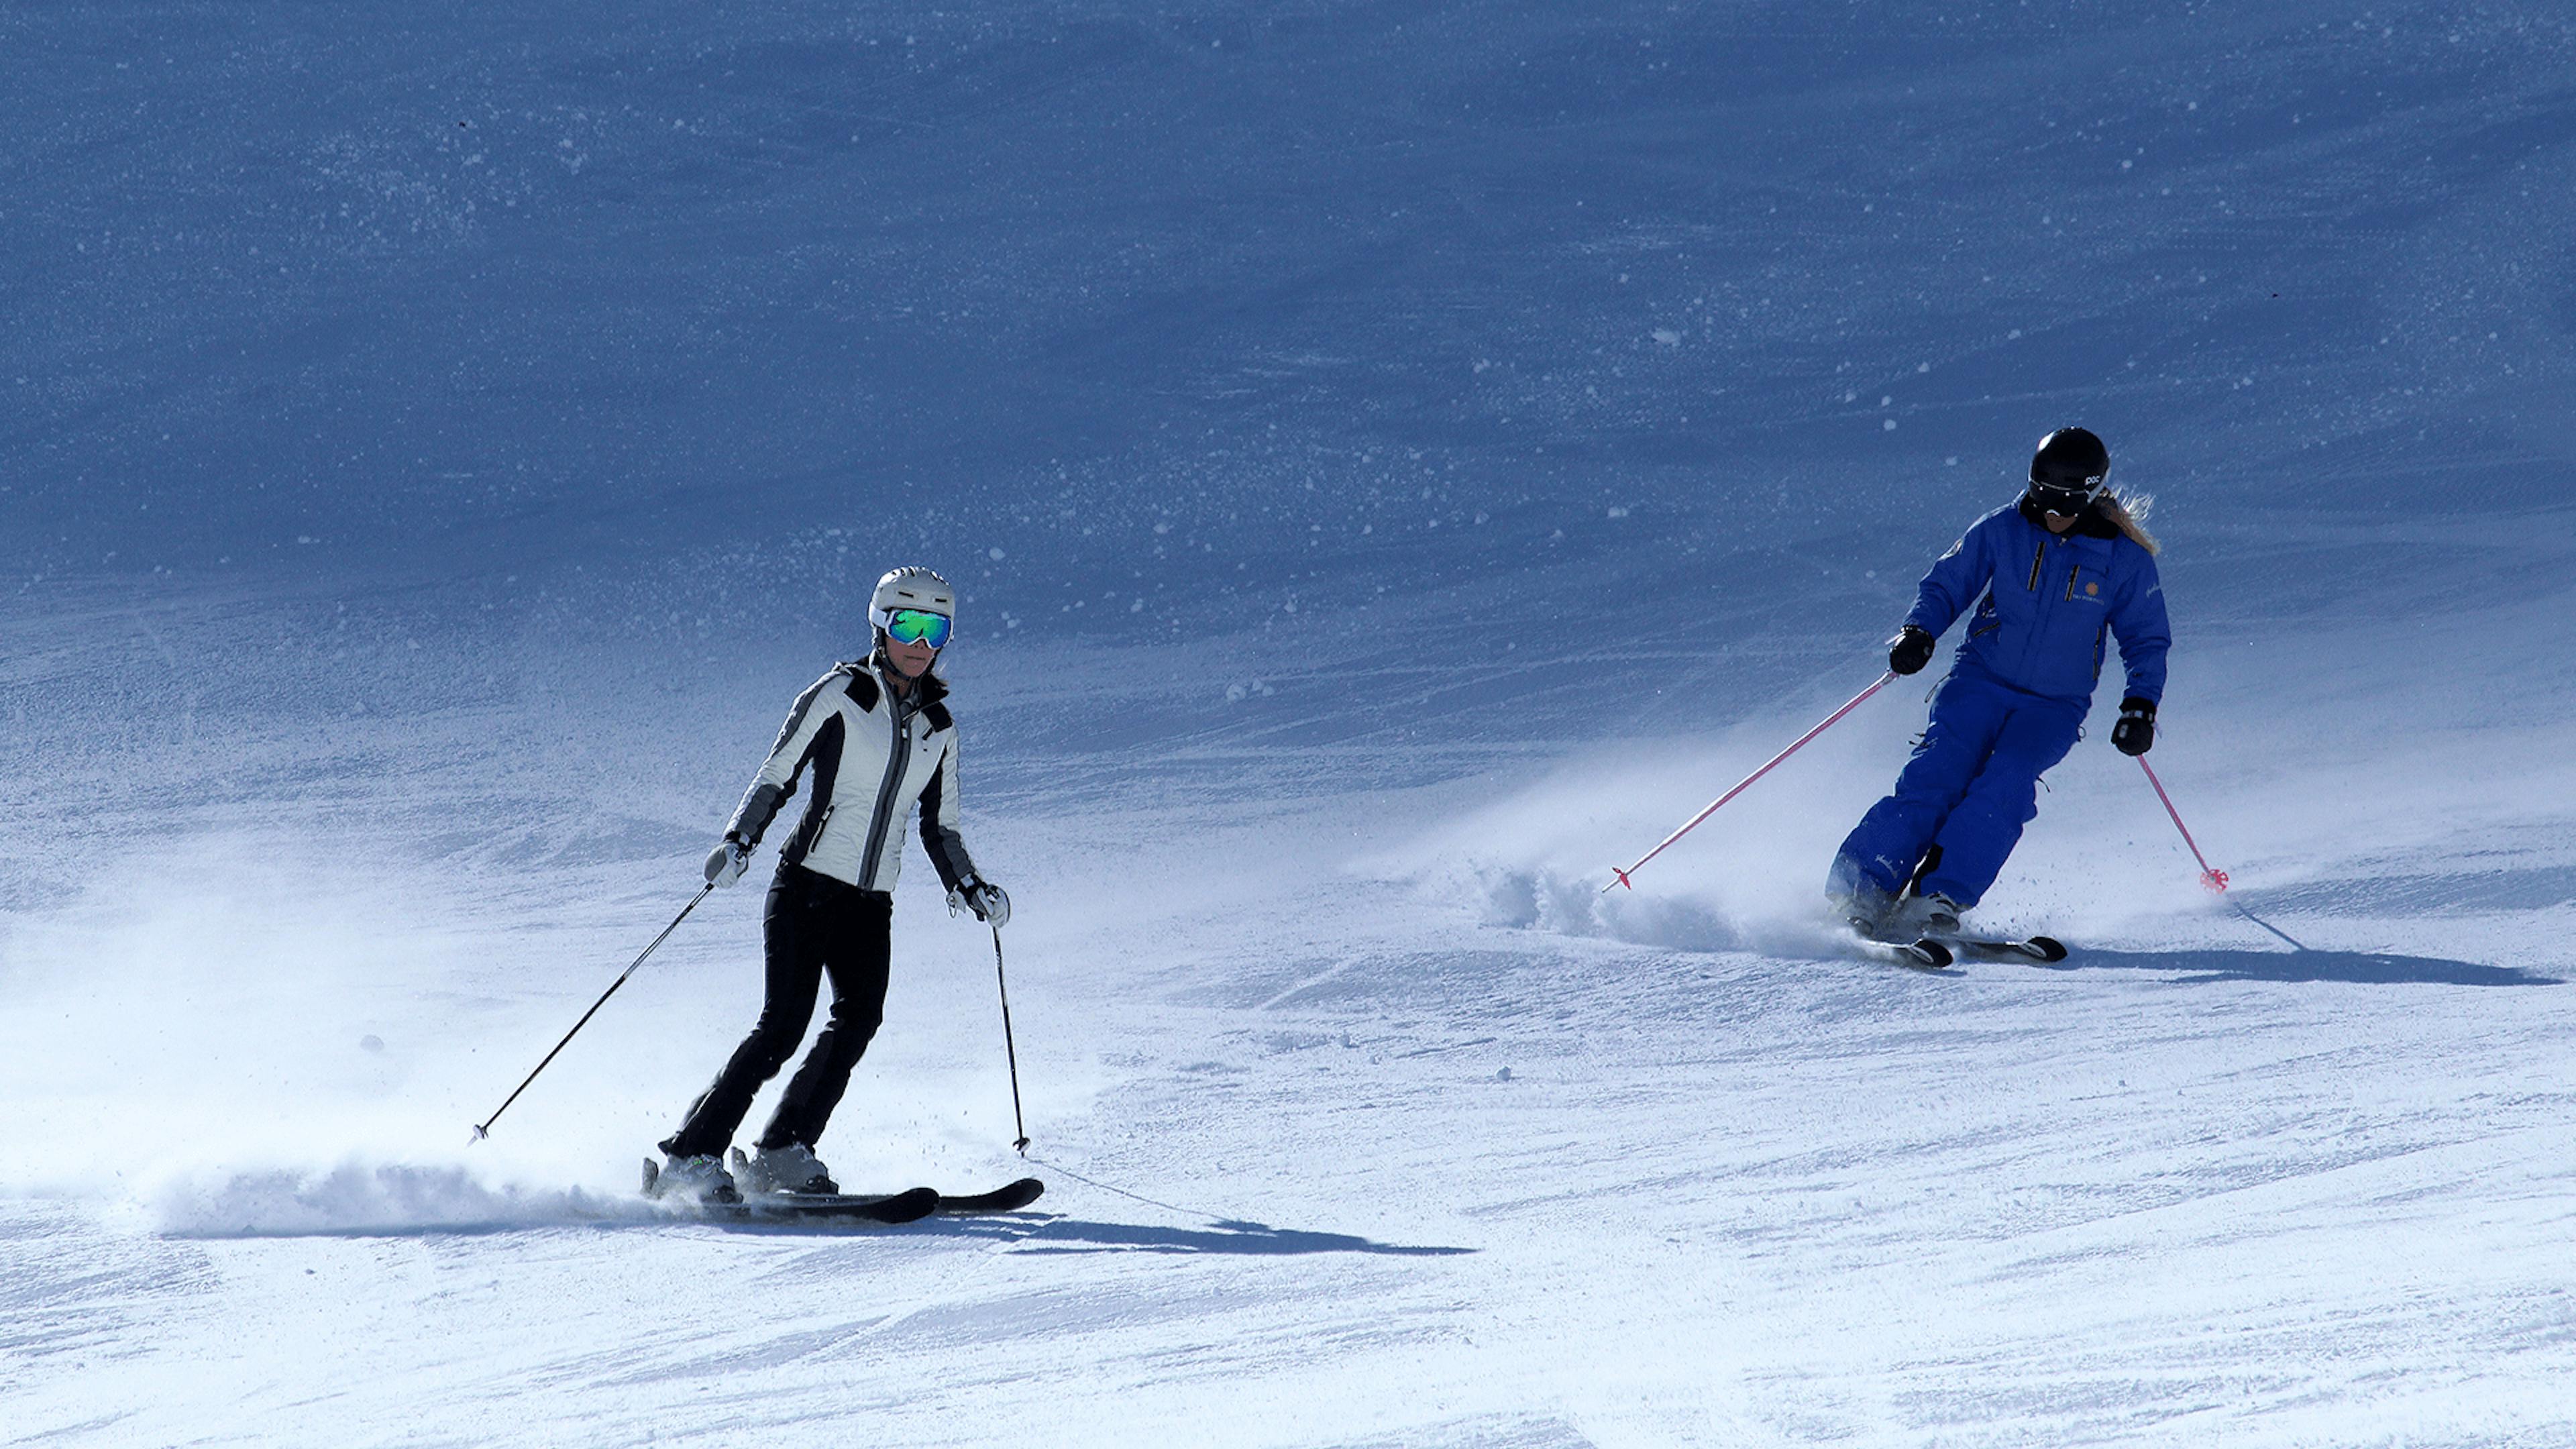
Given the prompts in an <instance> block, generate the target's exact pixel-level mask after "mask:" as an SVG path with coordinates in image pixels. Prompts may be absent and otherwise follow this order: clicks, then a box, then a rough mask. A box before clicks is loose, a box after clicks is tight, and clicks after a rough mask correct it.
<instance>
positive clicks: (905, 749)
mask: <svg viewBox="0 0 2576 1449" xmlns="http://www.w3.org/2000/svg"><path fill="white" fill-rule="evenodd" d="M876 664H877V661H875V660H873V659H871V660H867V661H865V662H847V663H842V664H838V665H835V666H833V668H832V672H831V673H829V674H826V675H824V676H823V677H822V678H821V679H818V680H816V681H815V682H814V687H813V688H811V689H808V690H806V691H805V692H804V693H803V694H801V695H798V696H797V698H796V707H795V708H794V709H793V710H790V711H788V715H787V724H786V727H785V728H783V729H781V730H779V732H778V743H776V744H774V745H772V746H770V747H769V758H768V759H766V760H764V761H762V762H761V766H760V773H759V775H757V776H756V777H754V778H753V780H752V782H751V790H750V792H749V793H748V794H745V795H744V796H743V797H742V807H741V808H740V809H738V810H736V811H734V813H733V821H732V823H731V824H729V825H727V826H726V827H725V834H726V836H727V837H728V838H731V839H734V840H739V841H741V842H742V843H743V844H744V845H745V846H746V847H748V846H753V845H757V844H759V843H760V836H761V832H762V831H765V830H767V829H768V828H769V822H770V821H771V820H772V819H773V818H775V817H776V816H777V814H778V807H779V806H781V805H783V804H785V803H786V801H787V797H788V796H790V795H793V794H795V793H796V784H797V780H798V779H799V778H800V777H801V776H803V775H804V774H805V772H806V770H807V769H808V768H809V767H810V768H811V769H812V771H813V779H814V784H813V790H812V792H811V794H810V795H808V797H807V799H806V802H805V818H804V819H803V820H802V821H800V822H799V823H798V824H797V826H796V833H795V834H794V835H792V836H790V837H788V839H787V841H786V842H785V843H784V844H783V845H781V846H780V847H779V850H778V855H779V859H780V860H782V861H784V862H785V863H786V864H788V865H801V866H803V867H805V868H806V869H807V870H810V871H814V872H816V873H817V874H820V875H827V876H830V877H831V878H832V879H834V880H837V881H842V882H845V883H847V884H849V885H854V886H857V887H858V888H859V889H861V890H866V891H888V892H891V891H892V890H893V889H894V882H895V877H896V876H897V875H898V874H899V873H900V872H901V871H902V869H903V827H904V825H905V823H906V819H907V817H909V816H910V815H911V813H912V806H913V802H914V801H916V800H917V801H919V802H920V803H921V844H922V847H923V848H924V849H926V850H928V851H929V852H930V863H931V865H932V866H933V867H935V868H936V869H937V870H938V871H939V880H940V883H941V884H942V885H945V886H947V887H948V888H949V889H951V890H954V889H956V888H957V886H958V885H959V884H960V883H962V882H965V881H970V880H974V879H976V875H975V862H974V860H973V858H972V857H970V856H968V855H967V854H966V842H965V841H964V840H963V839H961V838H959V836H958V833H957V722H956V720H955V719H953V718H952V717H950V715H949V713H948V706H947V705H946V704H944V703H942V702H941V701H942V700H943V698H944V697H945V696H946V695H947V693H948V686H947V685H945V684H943V683H941V682H940V680H939V678H938V677H937V676H935V675H931V674H924V675H922V676H921V678H920V679H918V680H916V681H914V683H913V687H912V694H911V696H910V697H909V698H906V697H905V696H903V695H900V694H897V693H896V692H895V691H894V690H893V689H892V688H890V687H889V686H888V685H887V684H886V682H885V680H884V678H883V677H882V676H881V675H880V674H879V671H878V669H877V667H876Z"/></svg>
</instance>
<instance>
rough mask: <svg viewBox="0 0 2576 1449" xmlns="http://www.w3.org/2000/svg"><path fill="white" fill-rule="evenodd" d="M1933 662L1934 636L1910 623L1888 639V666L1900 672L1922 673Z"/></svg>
mask: <svg viewBox="0 0 2576 1449" xmlns="http://www.w3.org/2000/svg"><path fill="white" fill-rule="evenodd" d="M1931 662H1932V636H1931V635H1929V634H1926V633H1924V632H1923V631H1922V630H1920V629H1917V628H1915V627H1914V626H1913V625H1911V624H1908V625H1906V626H1905V627H1904V628H1902V629H1899V630H1897V631H1896V637H1895V638H1893V639H1890V640H1888V641H1887V667H1888V668H1890V669H1893V670H1895V671H1896V672H1897V673H1899V674H1920V673H1922V672H1923V666H1924V665H1926V664H1929V663H1931Z"/></svg>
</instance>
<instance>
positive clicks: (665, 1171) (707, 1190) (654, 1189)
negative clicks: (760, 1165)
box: [645, 1155, 742, 1202]
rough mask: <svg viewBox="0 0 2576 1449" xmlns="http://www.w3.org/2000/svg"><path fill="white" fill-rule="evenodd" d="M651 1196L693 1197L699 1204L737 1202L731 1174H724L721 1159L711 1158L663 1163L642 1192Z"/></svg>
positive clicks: (693, 1158) (668, 1160) (736, 1192)
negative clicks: (644, 1191)
mask: <svg viewBox="0 0 2576 1449" xmlns="http://www.w3.org/2000/svg"><path fill="white" fill-rule="evenodd" d="M645 1190H646V1191H647V1192H648V1193H649V1194H650V1195H652V1196H654V1197H682V1198H695V1199H696V1200H698V1201H699V1202H740V1201H742V1194H741V1193H740V1192H738V1191H736V1190H735V1188H734V1185H733V1174H732V1173H730V1172H727V1171H725V1165H724V1159H722V1158H720V1157H716V1156H713V1155H700V1156H697V1157H673V1158H668V1159H666V1160H664V1162H663V1164H662V1170H661V1171H660V1172H659V1173H657V1174H655V1175H654V1177H653V1180H652V1183H651V1184H650V1185H649V1186H648V1187H647V1188H646V1189H645Z"/></svg>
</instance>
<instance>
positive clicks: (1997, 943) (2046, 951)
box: [1939, 936, 2066, 961]
mask: <svg viewBox="0 0 2576 1449" xmlns="http://www.w3.org/2000/svg"><path fill="white" fill-rule="evenodd" d="M1939 940H1940V943H1941V944H1942V945H1944V946H1947V947H1949V948H1950V950H1951V951H1952V952H1953V953H1955V954H1958V955H1963V956H1992V957H2004V956H2016V957H2019V958H2021V959H2023V960H2025V961H2063V960H2065V959H2066V943H2065V942H2063V941H2060V940H2058V939H2057V938H2056V937H2054V936H2027V937H2022V938H2019V939H2015V938H2012V937H2008V936H1998V937H1978V936H1943V937H1940V938H1939Z"/></svg>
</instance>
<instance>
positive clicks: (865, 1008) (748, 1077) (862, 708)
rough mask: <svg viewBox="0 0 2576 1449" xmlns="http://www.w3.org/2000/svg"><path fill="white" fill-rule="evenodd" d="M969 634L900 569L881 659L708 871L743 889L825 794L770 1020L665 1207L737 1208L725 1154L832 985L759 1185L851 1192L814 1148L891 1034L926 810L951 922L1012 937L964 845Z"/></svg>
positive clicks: (663, 1180) (805, 711)
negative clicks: (909, 829)
mask: <svg viewBox="0 0 2576 1449" xmlns="http://www.w3.org/2000/svg"><path fill="white" fill-rule="evenodd" d="M956 617H957V599H956V593H955V591H954V590H953V589H951V588H950V587H949V585H948V581H947V580H946V579H944V578H942V577H940V576H939V575H938V574H937V573H934V572H932V571H931V570H929V569H926V568H919V567H907V568H899V569H895V570H894V571H892V572H890V573H888V574H887V575H886V576H885V577H884V578H881V579H879V580H877V587H876V593H875V595H874V596H873V597H872V598H871V600H870V601H869V607H868V621H869V623H871V624H872V625H874V626H875V633H876V648H875V650H874V652H873V653H872V654H871V655H870V657H869V658H867V659H866V660H863V661H854V662H848V663H843V664H839V665H836V666H834V667H833V669H832V671H831V672H830V673H829V674H826V675H824V676H823V677H822V678H821V679H819V680H817V681H815V683H814V685H813V687H812V688H810V689H807V690H806V691H805V692H804V693H803V694H802V695H799V696H798V697H797V700H796V707H795V708H794V709H792V710H790V711H789V712H788V715H787V724H786V726H785V727H784V728H783V729H781V730H780V731H779V732H778V742H777V743H776V744H774V745H772V746H771V747H770V750H769V758H768V759H766V760H764V761H762V763H761V766H760V773H759V774H758V775H756V776H755V777H753V779H752V782H751V789H750V790H749V791H748V792H747V793H746V794H745V795H744V796H743V800H742V805H741V808H739V809H737V810H736V811H734V815H733V820H732V822H731V823H730V824H728V825H727V826H726V827H725V834H724V840H723V841H722V842H721V843H719V844H718V845H717V846H716V848H715V850H714V851H713V852H712V853H710V854H709V855H708V856H707V880H708V882H709V883H710V884H713V885H731V884H733V883H734V881H736V880H737V879H739V878H740V877H741V875H742V872H743V867H744V865H745V864H746V863H748V862H749V860H750V858H751V852H752V849H753V848H754V847H755V846H757V845H759V843H760V837H761V834H762V832H763V831H765V830H766V829H768V827H769V823H770V821H771V820H772V819H773V818H774V817H775V816H776V815H777V814H778V809H779V806H780V805H781V804H783V803H784V802H785V801H786V799H787V797H788V796H790V795H792V794H794V793H795V792H796V788H797V783H798V781H799V780H800V779H810V782H811V783H810V787H809V789H808V792H807V797H806V802H805V814H804V818H803V819H802V820H801V821H800V822H799V823H798V825H797V827H796V831H795V833H794V834H793V835H791V836H790V837H788V839H787V841H786V842H785V843H784V844H783V845H781V846H780V847H779V851H778V857H779V863H778V874H777V876H776V878H775V879H774V880H773V881H772V882H771V884H770V887H769V900H768V903H767V907H766V909H765V911H764V912H763V915H762V931H763V937H764V943H765V946H766V955H767V979H766V983H765V985H766V990H765V994H764V996H763V999H762V1002H761V1008H760V1019H759V1020H758V1021H757V1022H756V1023H754V1024H753V1026H752V1029H751V1034H750V1035H749V1036H746V1037H744V1038H743V1040H742V1045H740V1046H738V1047H736V1048H735V1049H734V1053H733V1056H732V1057H731V1059H729V1060H728V1061H726V1063H725V1065H724V1069H723V1070H722V1071H720V1072H718V1073H717V1074H716V1079H715V1081H714V1082H713V1083H711V1084H710V1085H709V1086H708V1087H707V1089H706V1091H705V1092H703V1093H701V1094H699V1096H698V1099H697V1101H696V1102H694V1103H692V1104H691V1105H690V1107H689V1112H688V1116H687V1117H686V1119H685V1120H683V1121H682V1123H681V1124H680V1128H679V1130H678V1131H676V1132H674V1133H672V1134H671V1135H670V1136H669V1137H667V1138H665V1139H663V1141H662V1143H661V1148H662V1151H663V1152H664V1153H665V1154H667V1156H668V1164H667V1165H666V1166H665V1167H664V1168H663V1169H662V1173H661V1176H660V1178H659V1180H658V1185H657V1190H658V1191H662V1192H673V1191H677V1192H683V1193H690V1194H694V1195H697V1196H699V1197H702V1198H706V1199H709V1200H712V1201H719V1202H730V1201H734V1200H736V1199H737V1197H738V1196H739V1194H738V1192H737V1190H736V1188H735V1185H734V1182H733V1176H732V1174H731V1173H730V1172H728V1171H727V1170H726V1167H725V1162H724V1153H725V1149H726V1148H727V1147H728V1146H730V1145H731V1143H732V1141H733V1135H734V1132H735V1129H737V1128H738V1127H740V1126H741V1125H742V1119H743V1116H744V1114H746V1113H747V1112H749V1111H750V1110H751V1099H752V1097H753V1095H754V1094H755V1093H757V1092H758V1091H759V1090H760V1088H761V1085H762V1084H763V1083H765V1082H767V1081H768V1080H769V1079H770V1078H771V1077H773V1076H776V1075H777V1074H778V1070H779V1068H780V1067H782V1066H784V1065H785V1064H786V1061H787V1058H788V1056H789V1055H790V1054H792V1053H793V1052H794V1051H795V1050H796V1045H797V1043H798V1042H800V1041H801V1040H803V1039H804V1036H805V1027H806V1024H807V1023H808V1022H809V1021H811V1020H812V1019H813V1015H814V1004H815V999H816V996H817V995H818V993H819V992H820V989H821V985H822V978H823V977H825V976H827V975H828V976H829V977H830V978H831V980H832V1010H831V1016H830V1019H829V1020H828V1021H827V1022H826V1023H825V1024H824V1027H823V1030H822V1032H821V1034H820V1035H818V1036H817V1037H816V1038H815V1039H814V1047H813V1050H812V1051H810V1052H808V1053H807V1054H806V1057H805V1061H804V1064H803V1065H802V1066H800V1067H798V1068H797V1070H796V1075H795V1076H794V1077H792V1078H790V1079H789V1081H788V1084H787V1091H786V1093H785V1095H784V1096H782V1097H780V1098H779V1102H778V1108H777V1110H776V1111H775V1112H773V1113H772V1114H771V1115H770V1119H769V1125H768V1126H767V1127H765V1128H764V1129H762V1131H761V1134H760V1138H759V1141H758V1142H757V1144H756V1145H755V1148H754V1151H753V1154H752V1156H751V1158H750V1159H749V1170H748V1172H747V1174H746V1177H747V1182H746V1184H745V1185H747V1186H749V1187H751V1188H753V1189H754V1190H755V1191H767V1192H833V1191H836V1190H837V1188H836V1187H835V1185H834V1183H833V1182H832V1177H831V1174H830V1173H829V1172H828V1171H826V1170H825V1169H824V1167H823V1164H822V1163H821V1162H820V1161H818V1160H816V1158H815V1156H814V1142H815V1139H817V1138H819V1137H821V1136H822V1135H823V1128H824V1126H825V1125H826V1124H827V1123H828V1122H829V1121H830V1120H831V1116H832V1108H833V1107H834V1106H835V1105H837V1104H838V1103H839V1102H840V1100H841V1093H842V1091H843V1090H844V1089H846V1088H847V1087H848V1085H849V1081H850V1073H851V1071H852V1070H853V1069H854V1068H856V1067H857V1066H858V1063H859V1057H860V1055H861V1054H862V1053H864V1052H865V1051H866V1050H867V1047H868V1041H869V1039H870V1038H871V1037H873V1036H875V1035H876V1030H877V1026H878V1023H879V1022H880V1021H881V1020H882V1019H883V1017H884V1012H885V994H886V977H887V965H888V958H889V956H890V954H891V949H892V925H893V919H894V895H893V892H894V883H895V876H896V873H897V872H898V871H900V870H901V869H902V865H903V827H904V824H905V821H906V817H908V816H909V815H910V814H911V813H912V809H913V806H914V805H915V803H918V804H919V805H920V807H921V843H922V846H923V847H924V849H926V850H927V851H928V853H929V855H930V863H931V865H932V866H933V868H935V869H937V870H938V872H939V879H940V881H941V883H942V884H944V885H946V886H947V887H948V900H949V905H950V907H951V908H952V909H966V910H971V911H973V912H974V913H975V915H976V918H977V919H979V920H983V921H988V922H990V923H992V924H993V925H994V926H996V927H999V926H1001V925H1003V924H1004V923H1006V922H1008V921H1009V920H1010V918H1011V899H1010V897H1009V896H1007V895H1005V894H1004V893H1003V891H1002V888H1001V887H1000V886H997V885H994V884H992V883H991V882H989V881H987V880H984V879H983V878H982V877H981V876H980V875H978V874H977V873H976V870H975V862H974V860H973V858H972V857H970V856H968V855H967V853H966V843H965V841H964V840H963V839H961V838H960V837H959V835H958V831H957V724H956V721H955V719H954V718H952V717H951V716H950V714H949V712H948V706H947V704H946V703H945V697H946V695H947V693H948V687H947V685H946V684H945V683H944V682H943V681H941V679H940V678H939V676H938V675H937V674H935V673H933V672H932V666H933V665H934V664H935V663H937V661H938V657H939V651H940V650H941V649H942V648H944V647H946V645H947V643H948V638H949V633H950V631H951V630H952V629H953V628H954V627H955V622H956Z"/></svg>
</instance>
